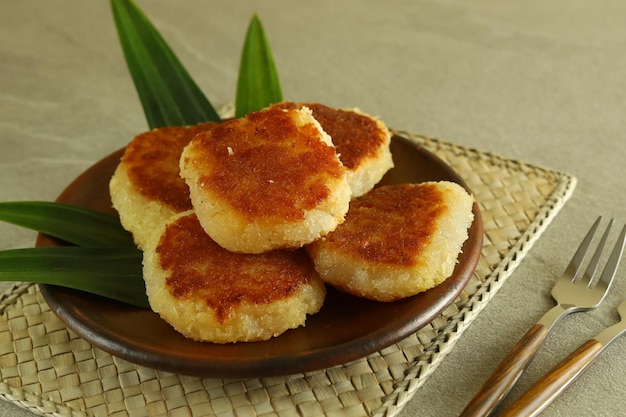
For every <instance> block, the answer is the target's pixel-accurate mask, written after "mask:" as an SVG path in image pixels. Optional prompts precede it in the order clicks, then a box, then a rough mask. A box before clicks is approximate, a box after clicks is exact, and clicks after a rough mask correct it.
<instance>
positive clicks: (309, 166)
mask: <svg viewBox="0 0 626 417" xmlns="http://www.w3.org/2000/svg"><path fill="white" fill-rule="evenodd" d="M319 138H320V134H319V132H318V130H317V129H316V128H315V127H314V126H313V125H311V124H306V125H304V126H297V125H295V124H294V123H293V119H292V117H291V115H290V114H289V113H286V112H283V111H281V110H278V109H273V110H266V111H261V112H256V113H251V114H249V115H247V116H246V117H245V118H243V119H234V120H229V121H227V122H224V123H223V124H222V125H221V126H219V127H217V128H215V129H212V130H210V131H207V132H205V133H202V134H199V135H198V136H197V137H196V138H195V139H194V140H193V141H192V145H191V149H192V153H193V156H189V157H187V159H186V161H187V163H189V164H190V165H191V166H192V167H193V168H192V169H195V170H196V171H197V172H199V173H201V174H200V175H199V180H198V182H199V183H200V184H201V188H203V189H207V190H210V192H211V194H212V195H213V196H214V197H215V198H218V199H221V200H223V201H225V202H227V204H228V205H230V206H231V207H232V208H233V209H234V210H236V211H237V212H239V213H240V214H241V215H243V216H246V217H247V218H249V219H253V218H255V217H263V218H267V217H277V218H281V219H282V218H284V219H287V220H299V219H303V218H304V213H305V212H306V211H308V210H311V209H313V208H314V207H316V206H317V205H318V204H319V203H320V202H321V201H323V200H325V199H326V198H328V195H329V189H328V187H327V186H326V179H327V178H329V177H330V178H341V176H342V175H344V169H343V167H342V166H341V164H339V163H338V161H337V159H336V157H335V150H334V148H333V147H332V146H328V145H327V144H325V143H324V142H322V141H320V139H319ZM189 154H191V152H190V153H188V155H189ZM191 158H193V159H191ZM204 172H206V173H208V174H206V175H205V174H202V173H204Z"/></svg>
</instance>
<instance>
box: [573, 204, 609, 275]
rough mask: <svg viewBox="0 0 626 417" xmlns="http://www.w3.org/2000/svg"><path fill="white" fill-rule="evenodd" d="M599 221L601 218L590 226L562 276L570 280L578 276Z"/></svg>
mask: <svg viewBox="0 0 626 417" xmlns="http://www.w3.org/2000/svg"><path fill="white" fill-rule="evenodd" d="M600 221H602V216H600V217H598V219H597V220H596V221H595V223H594V224H593V225H592V226H591V228H590V229H589V231H588V232H587V235H586V236H585V238H584V239H583V241H582V242H580V246H579V247H578V249H577V250H576V253H575V254H574V256H573V257H572V260H571V261H570V263H569V265H567V268H565V272H564V273H563V275H564V276H568V277H569V278H570V279H571V280H574V279H575V278H576V276H577V275H578V271H580V267H581V266H582V264H583V260H584V259H585V254H586V253H587V249H589V246H590V245H591V241H592V239H593V236H594V235H595V234H596V230H597V229H598V226H599V225H600Z"/></svg>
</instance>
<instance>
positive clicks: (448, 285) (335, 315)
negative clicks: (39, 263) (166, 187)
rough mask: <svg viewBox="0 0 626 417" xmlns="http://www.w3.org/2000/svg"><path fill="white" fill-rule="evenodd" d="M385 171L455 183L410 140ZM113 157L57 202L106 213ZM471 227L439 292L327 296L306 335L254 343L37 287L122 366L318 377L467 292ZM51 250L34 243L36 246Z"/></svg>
mask: <svg viewBox="0 0 626 417" xmlns="http://www.w3.org/2000/svg"><path fill="white" fill-rule="evenodd" d="M391 149H392V154H393V157H394V163H395V168H393V169H392V170H391V171H390V172H389V173H388V174H387V175H386V176H385V178H384V179H383V182H384V183H387V184H389V183H404V182H420V181H427V180H448V181H454V182H457V183H460V184H461V185H464V186H465V184H464V183H463V181H462V180H461V178H460V177H459V176H458V175H457V174H456V173H455V172H454V171H453V170H452V169H451V168H450V167H449V166H448V165H446V164H445V163H444V162H443V161H441V160H440V159H439V158H437V157H436V156H435V155H433V154H432V153H430V152H428V151H426V150H425V149H423V148H420V147H418V146H416V145H415V144H413V143H411V142H410V141H408V140H406V139H404V138H401V137H398V136H396V137H394V138H393V140H392V146H391ZM121 155H122V151H118V152H115V153H114V154H112V155H110V156H108V157H106V158H104V159H103V160H102V161H100V162H98V163H97V164H95V165H94V166H92V167H91V168H89V169H88V170H87V171H86V172H85V173H83V174H82V175H81V176H79V177H78V178H77V179H76V180H75V181H74V182H73V183H72V184H70V185H69V187H68V188H67V189H66V190H65V191H64V192H63V193H62V194H61V195H60V196H59V198H58V201H60V202H64V203H69V204H75V205H78V206H84V207H87V208H91V209H96V210H101V211H104V212H109V213H114V211H113V209H112V208H111V202H110V197H109V192H108V189H109V188H108V183H109V178H110V177H111V175H112V173H113V171H114V169H115V167H116V166H117V163H118V161H119V158H120V156H121ZM474 215H475V220H474V222H473V224H472V227H471V229H470V233H469V236H470V237H469V239H468V240H467V241H466V242H465V245H464V247H463V253H462V254H461V255H460V257H459V262H458V264H457V266H456V269H455V270H454V274H453V275H452V276H451V277H450V278H449V279H447V280H446V281H445V282H444V283H442V284H441V285H439V286H437V287H435V288H433V289H431V290H429V291H426V292H424V293H422V294H418V295H416V296H414V297H410V298H407V299H404V300H401V301H396V302H393V303H381V302H375V301H370V300H365V299H360V298H357V297H353V296H350V295H347V294H343V293H340V292H338V291H335V290H333V289H332V288H329V290H328V296H327V299H326V301H325V303H324V306H323V307H322V309H321V311H320V312H319V313H317V314H315V315H313V316H311V317H309V318H308V319H307V322H306V327H300V328H298V329H294V330H289V331H287V332H286V333H284V334H282V335H281V336H278V337H275V338H273V339H270V340H268V341H264V342H254V343H235V344H227V345H219V344H213V343H201V342H194V341H192V340H189V339H185V338H184V337H183V336H181V335H180V334H178V333H177V332H176V331H174V330H173V329H172V328H171V327H170V326H169V325H168V324H167V323H166V322H164V321H163V320H161V318H160V317H159V316H158V315H157V314H155V313H153V312H152V311H150V310H144V309H140V308H136V307H132V306H129V305H125V304H122V303H118V302H115V301H111V300H108V299H105V298H101V297H98V296H94V295H90V294H87V293H83V292H79V291H75V290H70V289H67V288H62V287H56V286H51V285H41V286H40V288H41V292H42V293H43V296H44V298H45V300H46V301H47V303H48V304H49V306H50V308H51V309H52V310H53V311H54V312H55V313H56V314H57V316H58V317H59V318H60V319H61V320H62V321H63V322H64V323H65V324H66V325H67V326H68V328H70V329H71V330H73V331H74V332H75V333H77V334H78V335H80V336H81V337H83V338H84V339H86V340H87V341H89V342H91V343H92V344H93V345H95V346H97V347H99V348H101V349H102V350H104V351H107V352H109V353H111V354H113V355H116V356H118V357H121V358H124V359H126V360H128V361H130V362H134V363H138V364H141V365H145V366H148V367H151V368H156V369H160V370H166V371H171V372H177V373H181V374H187V375H198V376H210V377H228V378H241V377H261V376H271V375H286V374H293V373H300V372H305V371H311V370H315V369H322V368H327V367H331V366H333V365H338V364H341V363H345V362H348V361H351V360H354V359H357V358H360V357H363V356H365V355H368V354H370V353H373V352H376V351H378V350H380V349H383V348H385V347H387V346H389V345H391V344H393V343H396V342H398V341H399V340H401V339H403V338H405V337H407V336H409V335H410V334H412V333H413V332H415V331H417V330H418V329H420V328H421V327H422V326H424V325H425V324H427V323H429V322H430V321H431V320H433V319H434V318H435V317H437V316H438V315H439V314H440V313H441V312H442V310H444V309H445V308H446V307H447V306H448V305H450V304H451V303H452V302H453V301H454V299H455V298H456V297H457V295H458V294H459V293H460V292H461V290H462V289H463V288H464V287H465V285H466V284H467V281H468V280H469V278H470V276H471V275H472V273H473V272H474V269H475V268H476V264H477V262H478V259H479V257H480V252H481V248H482V235H483V229H482V221H481V217H480V213H479V211H478V207H477V206H476V205H474ZM57 244H59V243H58V242H55V241H53V240H52V239H50V238H48V237H46V236H43V235H40V236H39V238H38V241H37V246H46V245H57Z"/></svg>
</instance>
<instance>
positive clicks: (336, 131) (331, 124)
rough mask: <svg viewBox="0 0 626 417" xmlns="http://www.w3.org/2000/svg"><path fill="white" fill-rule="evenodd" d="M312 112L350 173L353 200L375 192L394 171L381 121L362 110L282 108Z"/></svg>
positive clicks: (285, 105)
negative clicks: (376, 187)
mask: <svg viewBox="0 0 626 417" xmlns="http://www.w3.org/2000/svg"><path fill="white" fill-rule="evenodd" d="M303 106H304V107H306V108H309V109H311V111H312V113H313V117H315V119H316V120H317V121H318V122H319V123H320V125H321V126H322V128H323V129H324V131H325V132H326V133H328V134H329V135H330V137H331V138H332V141H333V144H334V145H335V149H336V150H337V154H338V155H339V159H340V160H341V162H342V164H343V165H344V166H345V167H346V169H347V178H348V183H349V185H350V188H351V190H352V198H355V197H359V196H361V195H363V194H365V193H366V192H367V191H369V190H371V189H372V188H374V186H375V185H376V184H377V183H378V182H379V181H380V179H381V178H382V177H383V175H384V174H385V173H386V172H387V171H388V170H389V169H391V168H392V167H393V160H392V157H391V152H390V150H389V144H390V141H391V133H390V132H389V129H388V128H387V125H385V123H384V122H383V121H381V120H378V119H376V118H374V117H372V116H369V115H367V114H365V113H363V112H361V111H360V110H358V109H338V108H333V107H329V106H326V105H323V104H319V103H293V102H287V101H286V102H282V103H278V104H276V105H274V106H273V107H278V108H286V109H293V108H301V107H303Z"/></svg>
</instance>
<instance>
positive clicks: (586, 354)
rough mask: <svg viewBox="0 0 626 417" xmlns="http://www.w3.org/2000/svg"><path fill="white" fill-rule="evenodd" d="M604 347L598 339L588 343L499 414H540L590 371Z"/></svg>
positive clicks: (509, 415) (509, 416)
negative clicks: (589, 368)
mask: <svg viewBox="0 0 626 417" xmlns="http://www.w3.org/2000/svg"><path fill="white" fill-rule="evenodd" d="M601 350H602V343H600V342H598V341H597V340H594V339H591V340H589V341H587V342H585V343H584V344H583V345H581V346H580V347H579V348H578V349H576V350H575V351H574V352H572V354H571V355H569V356H568V357H567V358H565V359H564V360H563V361H562V362H561V363H559V364H558V365H557V366H555V367H554V369H552V370H551V371H550V372H548V373H547V374H546V375H544V376H543V378H541V379H540V380H539V381H537V383H535V385H533V386H532V387H531V388H530V389H529V390H528V391H526V392H525V393H524V394H522V396H521V397H519V398H518V399H517V400H515V401H514V402H513V403H512V404H511V405H510V406H509V408H507V409H506V410H505V411H504V412H503V413H502V414H500V417H505V416H506V417H513V416H536V415H538V414H539V413H540V412H542V411H543V410H544V409H545V408H546V407H548V406H549V405H550V404H552V402H553V401H554V400H555V399H556V398H557V397H558V396H559V395H560V394H561V393H562V392H563V391H565V390H566V389H567V388H568V387H569V386H570V385H571V384H572V383H573V382H574V381H576V379H578V377H579V376H580V375H582V374H583V373H584V372H585V371H586V370H587V368H588V367H589V365H590V364H591V363H592V362H593V360H594V359H595V358H596V357H597V356H598V353H600V351H601Z"/></svg>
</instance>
